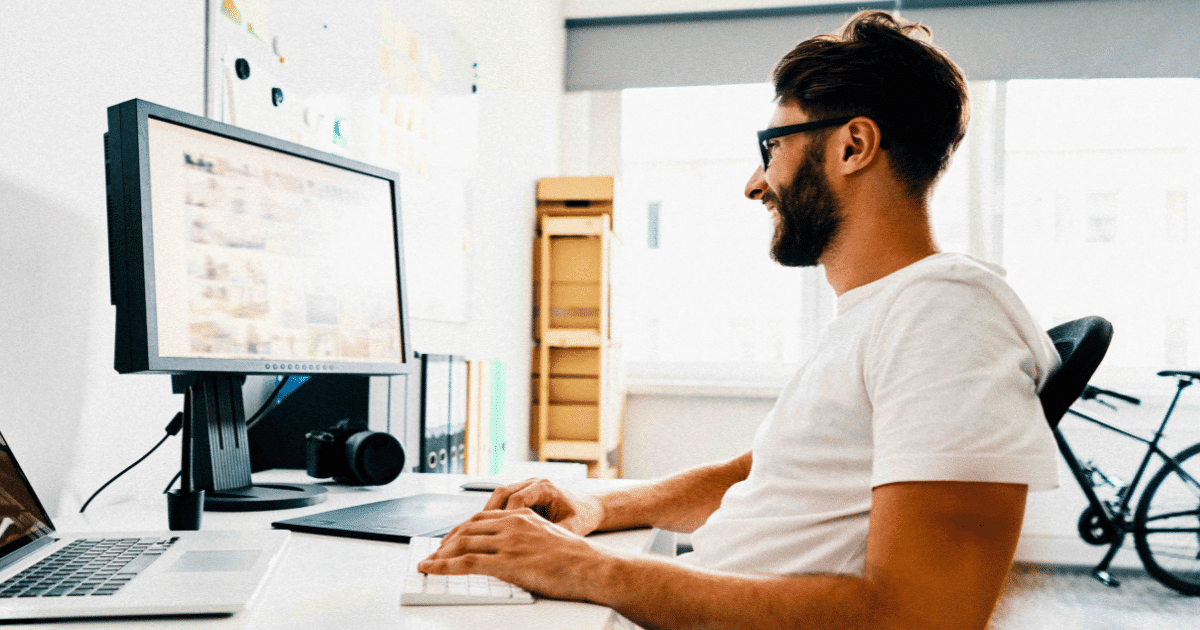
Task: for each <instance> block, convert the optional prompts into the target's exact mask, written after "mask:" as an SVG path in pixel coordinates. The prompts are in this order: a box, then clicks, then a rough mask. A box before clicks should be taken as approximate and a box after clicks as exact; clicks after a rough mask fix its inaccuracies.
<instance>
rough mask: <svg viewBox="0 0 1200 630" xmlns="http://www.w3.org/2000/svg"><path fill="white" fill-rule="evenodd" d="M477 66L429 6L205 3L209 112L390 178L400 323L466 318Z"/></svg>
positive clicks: (248, 0) (257, 0) (439, 9)
mask: <svg viewBox="0 0 1200 630" xmlns="http://www.w3.org/2000/svg"><path fill="white" fill-rule="evenodd" d="M239 60H240V61H239ZM474 62H475V59H474V53H473V52H472V51H471V49H470V47H469V46H468V45H467V44H466V43H465V41H464V40H463V39H462V37H460V36H459V35H458V33H457V32H456V31H455V29H454V27H453V25H452V23H451V22H450V18H449V15H448V13H447V11H446V7H445V4H444V3H443V2H439V1H434V0H424V1H422V2H398V1H393V0H373V1H363V2H360V1H355V2H338V1H335V0H292V1H289V2H278V1H275V2H269V1H267V0H208V51H207V72H206V77H207V81H206V83H207V85H206V92H205V101H206V108H207V110H206V115H207V116H208V117H209V118H212V119H215V120H220V121H222V122H226V123H229V124H232V125H236V126H238V127H243V128H246V129H251V130H253V131H258V132H261V133H265V134H268V135H271V136H274V137H277V138H281V139H283V140H288V141H290V142H295V143H298V144H303V145H306V146H309V147H312V148H315V149H318V150H321V151H328V152H331V153H336V154H339V155H343V156H345V157H348V158H351V159H354V160H359V161H362V162H367V163H370V164H374V165H377V166H381V167H383V168H387V169H390V170H394V171H397V172H398V173H399V174H400V211H401V216H402V229H403V235H404V253H405V272H406V275H407V282H408V296H409V302H410V308H409V315H410V317H414V318H418V319H431V320H440V321H451V322H464V321H466V320H467V317H468V313H469V304H468V296H469V284H470V278H469V273H468V269H469V266H468V262H469V261H468V256H469V251H468V244H469V233H468V229H469V207H468V199H469V198H470V196H469V194H468V193H469V190H470V184H471V180H472V178H473V176H474V169H475V161H476V160H475V155H476V137H477V134H476V131H477V128H478V106H477V102H476V97H475V96H474V93H475V63H474ZM247 70H248V72H247Z"/></svg>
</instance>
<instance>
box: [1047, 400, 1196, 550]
mask: <svg viewBox="0 0 1200 630" xmlns="http://www.w3.org/2000/svg"><path fill="white" fill-rule="evenodd" d="M1191 384H1192V381H1191V380H1189V379H1180V380H1179V384H1178V388H1177V389H1176V390H1175V397H1174V398H1173V399H1172V400H1171V405H1170V407H1168V408H1167V413H1166V414H1165V415H1164V416H1163V419H1162V423H1161V424H1159V427H1158V430H1157V431H1155V433H1154V439H1152V440H1148V439H1146V438H1143V437H1141V436H1139V435H1135V434H1133V433H1130V432H1128V431H1125V430H1124V429H1120V428H1117V427H1114V426H1112V425H1111V424H1108V423H1107V422H1103V421H1101V420H1097V419H1096V418H1093V417H1091V416H1089V415H1087V414H1084V413H1082V412H1079V411H1076V410H1075V409H1068V410H1067V413H1069V414H1071V415H1073V416H1076V417H1079V418H1083V419H1084V420H1087V421H1088V422H1092V423H1094V424H1097V425H1100V426H1101V427H1104V428H1105V429H1108V430H1110V431H1115V432H1116V433H1119V434H1121V435H1124V436H1126V437H1128V438H1131V439H1134V440H1137V441H1139V442H1142V443H1143V444H1146V445H1148V448H1147V449H1146V455H1145V457H1143V458H1142V462H1141V464H1140V465H1139V466H1138V469H1137V473H1136V474H1134V476H1133V480H1132V481H1131V482H1130V483H1129V485H1128V486H1126V487H1125V488H1124V489H1123V490H1122V491H1120V492H1119V493H1118V498H1119V503H1118V505H1117V506H1116V508H1115V509H1114V508H1113V507H1111V506H1110V505H1109V504H1108V503H1107V502H1105V501H1101V500H1100V497H1098V496H1097V495H1096V491H1095V489H1094V488H1095V485H1096V484H1095V482H1094V481H1093V480H1092V477H1091V471H1090V470H1088V469H1086V468H1085V467H1084V465H1083V464H1081V463H1079V458H1077V457H1076V456H1075V453H1074V452H1073V451H1072V450H1071V447H1070V446H1069V445H1068V444H1067V440H1066V438H1064V437H1063V434H1062V432H1060V431H1059V430H1058V427H1054V428H1053V431H1054V440H1055V441H1056V442H1057V443H1058V450H1059V452H1060V453H1062V456H1063V459H1065V460H1066V462H1067V467H1068V468H1070V469H1071V473H1072V474H1073V475H1074V477H1075V480H1076V482H1078V483H1079V487H1080V489H1081V490H1083V493H1084V495H1085V496H1086V497H1087V499H1088V503H1089V504H1090V505H1091V506H1092V507H1093V508H1094V509H1095V510H1096V512H1097V514H1100V515H1102V517H1103V519H1104V520H1106V521H1107V522H1108V525H1111V526H1112V527H1113V528H1114V529H1115V530H1116V531H1117V532H1119V538H1123V537H1124V535H1125V534H1128V533H1131V532H1135V531H1146V532H1170V531H1187V532H1191V531H1195V530H1193V529H1190V528H1189V529H1150V528H1141V529H1138V528H1135V527H1134V526H1133V524H1132V523H1131V522H1130V521H1128V520H1126V515H1127V514H1128V512H1129V503H1130V502H1131V500H1132V499H1133V495H1134V494H1135V492H1136V490H1137V487H1138V484H1139V483H1141V480H1142V475H1143V474H1145V472H1146V467H1147V466H1148V465H1149V464H1150V459H1151V457H1152V456H1153V455H1156V454H1157V455H1158V456H1159V457H1161V458H1162V459H1163V460H1164V461H1165V462H1166V464H1165V465H1167V466H1171V467H1172V468H1173V469H1174V470H1175V471H1176V472H1178V473H1179V475H1180V477H1182V478H1183V479H1184V480H1186V481H1187V482H1188V483H1189V484H1191V486H1192V488H1193V490H1194V491H1195V492H1196V494H1197V496H1200V482H1198V481H1197V480H1196V479H1194V478H1193V477H1192V476H1191V475H1189V474H1188V472H1187V471H1186V470H1184V469H1183V467H1182V466H1180V465H1179V462H1177V461H1175V458H1174V457H1172V456H1171V455H1170V454H1168V453H1167V452H1166V451H1164V450H1162V449H1161V448H1159V446H1158V443H1159V441H1161V440H1162V437H1163V432H1164V430H1165V429H1166V427H1167V422H1168V421H1170V419H1171V414H1172V413H1173V412H1174V411H1175V405H1176V403H1178V402H1179V397H1180V395H1181V394H1182V393H1183V390H1184V389H1186V388H1187V387H1188V386H1190V385H1191ZM1165 516H1170V515H1163V517H1165ZM1160 518H1161V517H1160ZM1118 544H1119V540H1118ZM1114 552H1115V549H1114Z"/></svg>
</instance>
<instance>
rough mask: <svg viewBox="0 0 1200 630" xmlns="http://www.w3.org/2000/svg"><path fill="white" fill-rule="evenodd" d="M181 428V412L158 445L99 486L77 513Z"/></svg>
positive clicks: (81, 511) (169, 424)
mask: <svg viewBox="0 0 1200 630" xmlns="http://www.w3.org/2000/svg"><path fill="white" fill-rule="evenodd" d="M182 428H183V412H182V411H181V412H179V413H176V414H175V417H174V418H171V421H170V422H169V423H167V428H166V432H167V434H166V435H164V436H163V438H162V439H161V440H159V441H158V444H155V445H154V447H153V448H151V449H150V450H149V451H146V454H145V455H142V456H141V457H140V458H138V460H137V461H136V462H133V463H132V464H130V465H129V466H127V467H126V468H125V470H122V471H121V472H119V473H117V474H116V476H115V477H113V478H112V479H109V480H108V481H107V482H105V483H104V485H102V486H100V488H99V489H98V490H96V491H95V492H93V493H92V496H90V497H88V500H87V501H84V502H83V507H81V508H79V513H80V514H83V511H84V510H86V509H87V507H88V505H89V504H90V503H91V502H92V499H95V498H96V496H97V495H99V494H100V493H101V492H103V491H104V489H105V488H107V487H108V486H109V485H111V484H112V482H114V481H116V480H117V479H120V478H121V475H124V474H125V473H127V472H129V471H130V470H133V467H134V466H137V465H138V464H140V463H142V462H143V461H145V459H146V458H147V457H150V454H151V453H153V452H154V451H156V450H158V447H160V446H162V445H163V442H166V441H167V438H169V437H171V436H172V435H175V434H177V433H179V430H180V429H182Z"/></svg>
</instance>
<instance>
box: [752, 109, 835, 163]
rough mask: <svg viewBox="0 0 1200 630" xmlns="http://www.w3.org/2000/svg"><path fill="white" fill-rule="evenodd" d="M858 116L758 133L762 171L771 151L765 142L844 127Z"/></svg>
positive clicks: (774, 128) (788, 126)
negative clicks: (795, 134)
mask: <svg viewBox="0 0 1200 630" xmlns="http://www.w3.org/2000/svg"><path fill="white" fill-rule="evenodd" d="M855 118H858V116H838V117H837V118H825V119H823V120H814V121H812V122H806V123H800V124H798V125H784V126H782V127H771V128H770V129H763V130H762V131H760V132H758V150H759V151H760V152H761V153H762V160H763V170H764V171H765V170H767V166H768V165H770V163H771V150H770V149H769V148H767V141H768V140H774V139H775V138H779V137H782V136H790V135H792V134H794V133H800V132H802V131H812V130H813V129H824V128H825V127H836V126H837V125H844V124H846V123H848V122H850V121H851V120H854V119H855Z"/></svg>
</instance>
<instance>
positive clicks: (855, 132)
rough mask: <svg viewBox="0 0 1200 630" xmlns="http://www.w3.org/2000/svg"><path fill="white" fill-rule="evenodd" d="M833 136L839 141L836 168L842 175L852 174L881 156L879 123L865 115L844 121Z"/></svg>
mask: <svg viewBox="0 0 1200 630" xmlns="http://www.w3.org/2000/svg"><path fill="white" fill-rule="evenodd" d="M835 137H836V138H837V141H838V142H839V143H840V144H839V146H838V150H839V152H840V154H839V155H838V163H837V167H836V168H837V170H838V171H839V172H841V174H842V175H853V174H854V173H857V172H859V171H861V170H863V169H865V168H867V167H868V166H870V165H871V164H872V163H873V162H874V161H875V160H878V159H880V157H881V156H880V149H879V142H880V140H881V139H882V135H881V134H880V133H879V125H876V124H875V121H874V120H871V119H870V118H867V117H866V116H859V117H857V118H854V119H852V120H851V121H850V122H848V123H846V124H845V126H843V127H842V128H841V130H840V131H839V132H838V134H837V135H836V136H835Z"/></svg>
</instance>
